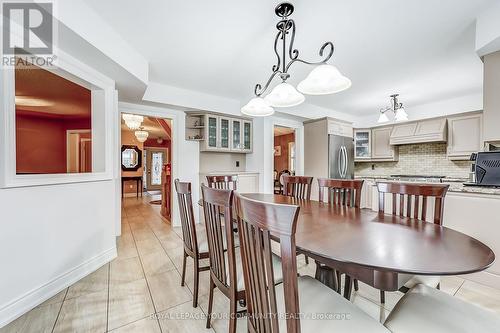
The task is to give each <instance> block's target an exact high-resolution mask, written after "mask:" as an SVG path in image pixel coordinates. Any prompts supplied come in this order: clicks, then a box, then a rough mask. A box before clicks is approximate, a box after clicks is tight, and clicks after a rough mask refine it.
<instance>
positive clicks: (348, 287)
mask: <svg viewBox="0 0 500 333" xmlns="http://www.w3.org/2000/svg"><path fill="white" fill-rule="evenodd" d="M351 292H352V279H351V277H350V276H349V275H347V274H346V275H345V282H344V298H345V299H348V300H350V299H351Z"/></svg>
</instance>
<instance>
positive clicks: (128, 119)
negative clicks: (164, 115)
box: [122, 113, 144, 130]
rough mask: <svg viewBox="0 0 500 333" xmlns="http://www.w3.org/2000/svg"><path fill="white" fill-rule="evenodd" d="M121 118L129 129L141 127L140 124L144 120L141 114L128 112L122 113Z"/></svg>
mask: <svg viewBox="0 0 500 333" xmlns="http://www.w3.org/2000/svg"><path fill="white" fill-rule="evenodd" d="M122 118H123V120H124V121H125V125H127V127H128V128H130V129H131V130H136V129H138V128H139V127H141V124H142V122H143V121H144V117H143V116H138V115H135V114H130V113H124V114H122Z"/></svg>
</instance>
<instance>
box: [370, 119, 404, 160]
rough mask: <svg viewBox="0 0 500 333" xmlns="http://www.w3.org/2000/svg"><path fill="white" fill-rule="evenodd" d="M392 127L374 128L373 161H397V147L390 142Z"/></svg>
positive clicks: (372, 138)
mask: <svg viewBox="0 0 500 333" xmlns="http://www.w3.org/2000/svg"><path fill="white" fill-rule="evenodd" d="M391 132H392V126H391V127H377V128H373V129H372V134H371V140H372V154H371V159H370V160H371V161H397V160H398V158H399V155H398V151H397V148H396V147H395V146H393V145H391V143H390V139H391Z"/></svg>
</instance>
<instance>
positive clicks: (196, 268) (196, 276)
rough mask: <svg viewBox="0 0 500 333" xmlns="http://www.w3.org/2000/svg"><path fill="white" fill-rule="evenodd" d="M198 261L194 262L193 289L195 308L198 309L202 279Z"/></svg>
mask: <svg viewBox="0 0 500 333" xmlns="http://www.w3.org/2000/svg"><path fill="white" fill-rule="evenodd" d="M199 265H200V264H199V262H198V260H195V262H194V287H193V289H194V290H193V308H196V307H198V282H199V281H198V280H199V279H200V266H199Z"/></svg>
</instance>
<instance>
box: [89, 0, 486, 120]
mask: <svg viewBox="0 0 500 333" xmlns="http://www.w3.org/2000/svg"><path fill="white" fill-rule="evenodd" d="M494 1H495V0H439V1H436V0H404V1H401V0H377V1H373V0H350V1H346V0H344V1H331V0H316V1H306V0H301V1H293V3H294V5H295V13H294V14H293V16H292V18H293V19H295V21H296V24H297V35H296V41H295V46H296V48H298V49H299V51H300V52H301V56H302V57H303V58H304V59H306V60H315V59H318V55H317V52H318V49H319V47H320V46H321V45H322V44H323V42H325V41H332V42H333V43H334V44H335V47H336V50H335V53H334V56H333V58H332V60H331V63H333V64H334V65H336V66H337V67H338V68H339V69H340V70H341V71H342V72H343V73H344V74H345V75H346V76H348V77H349V78H351V80H352V82H353V86H352V88H351V89H349V90H347V91H344V92H341V93H338V94H335V95H329V96H307V100H306V101H307V102H308V103H310V104H314V105H317V106H321V107H325V108H330V109H334V110H337V111H343V112H346V113H351V114H353V115H364V114H373V112H374V111H378V109H379V108H381V107H383V106H385V105H387V104H388V103H389V97H388V96H389V95H390V94H392V93H400V94H401V101H402V102H404V103H405V105H406V106H407V107H408V106H410V107H411V106H412V105H420V104H425V103H429V102H433V101H438V100H443V99H448V98H453V97H458V96H463V95H467V94H473V93H478V92H481V90H482V63H481V61H480V59H479V58H478V56H477V55H476V53H475V49H474V37H475V36H474V35H475V29H474V21H475V17H476V16H477V15H478V14H479V13H480V12H481V11H482V10H483V9H484V8H485V6H487V5H489V4H491V3H493V2H494ZM87 2H88V4H89V5H90V6H91V7H92V8H94V10H95V11H96V12H97V13H98V14H99V15H101V16H102V17H103V18H104V19H105V20H106V21H107V22H109V23H110V25H111V26H112V27H113V28H114V29H115V30H116V31H117V32H118V33H120V34H121V35H122V36H123V37H124V38H125V39H126V40H127V41H128V42H129V43H130V44H131V45H132V46H133V47H134V48H136V49H137V50H138V51H139V52H141V53H142V54H143V55H144V56H145V57H146V58H147V59H148V60H149V62H150V81H151V82H158V83H163V84H167V85H172V86H177V87H180V88H186V89H193V90H197V91H200V92H205V93H211V94H214V95H218V96H224V97H229V98H234V99H238V100H241V102H242V103H245V102H246V101H247V100H248V99H249V98H250V97H251V95H252V93H253V87H254V85H255V84H256V83H259V82H260V83H264V82H265V81H266V80H267V78H268V77H269V75H270V73H271V67H272V65H273V64H274V62H275V55H274V52H273V48H272V45H273V42H274V36H275V31H276V30H275V24H276V22H277V17H276V16H275V14H274V7H275V5H276V4H277V3H278V1H269V0H252V1H242V0H240V1H235V0H218V1H171V0H168V1H165V0H162V1H158V0H142V1H136V0H109V1H102V0H87ZM310 70H311V68H310V67H308V66H306V65H302V64H295V65H294V67H292V69H291V75H292V77H291V79H290V82H291V83H293V84H296V83H298V82H299V81H300V80H301V79H302V78H304V77H305V76H306V75H307V73H308V72H309V71H310Z"/></svg>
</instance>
